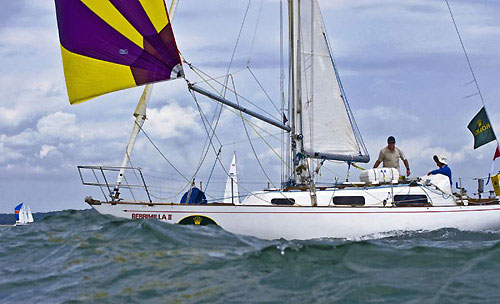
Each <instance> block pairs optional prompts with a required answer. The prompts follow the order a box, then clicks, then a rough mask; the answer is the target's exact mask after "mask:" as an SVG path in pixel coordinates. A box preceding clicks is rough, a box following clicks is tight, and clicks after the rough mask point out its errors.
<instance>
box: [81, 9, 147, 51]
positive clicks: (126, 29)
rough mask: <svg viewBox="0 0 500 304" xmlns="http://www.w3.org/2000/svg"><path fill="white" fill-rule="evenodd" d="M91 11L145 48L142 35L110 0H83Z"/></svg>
mask: <svg viewBox="0 0 500 304" xmlns="http://www.w3.org/2000/svg"><path fill="white" fill-rule="evenodd" d="M81 1H82V2H83V3H84V4H85V5H86V6H87V7H88V8H89V9H90V10H91V11H93V12H94V13H95V14H96V15H97V16H99V17H100V18H101V19H102V20H104V22H106V23H107V24H109V25H110V26H111V27H112V28H114V29H115V30H117V31H118V32H120V34H122V35H123V36H125V37H127V39H129V40H130V41H132V42H133V43H135V44H136V45H137V46H139V47H140V48H144V43H143V37H142V35H141V34H140V33H139V32H138V31H137V30H136V29H135V28H134V27H133V26H132V24H130V22H128V21H127V19H125V17H123V15H122V14H121V13H120V12H119V11H118V10H117V9H116V8H115V7H114V6H113V4H111V2H109V1H103V0H81Z"/></svg>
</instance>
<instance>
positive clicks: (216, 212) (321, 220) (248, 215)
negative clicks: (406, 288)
mask: <svg viewBox="0 0 500 304" xmlns="http://www.w3.org/2000/svg"><path fill="white" fill-rule="evenodd" d="M91 206H92V207H93V208H94V209H96V210H97V211H98V212H100V213H102V214H109V215H113V216H117V217H122V218H128V219H143V218H157V219H159V220H161V221H164V222H167V223H179V222H181V221H182V220H183V219H185V218H189V217H192V216H198V220H199V219H200V218H203V217H206V218H208V219H211V220H213V221H214V222H215V223H216V224H217V225H219V226H220V227H222V228H223V229H225V230H227V231H229V232H232V233H236V234H241V235H248V236H254V237H258V238H261V239H280V238H283V239H287V240H292V239H301V240H303V239H315V238H345V239H356V238H360V237H363V236H370V235H374V234H380V233H387V232H392V231H420V230H424V231H431V230H436V229H440V228H457V229H460V230H468V231H487V230H500V205H498V204H495V205H484V206H449V207H357V208H354V207H296V206H242V205H239V206H234V205H216V204H211V205H181V204H160V203H158V204H144V203H125V202H119V203H116V204H111V203H105V202H103V203H97V204H95V203H91Z"/></svg>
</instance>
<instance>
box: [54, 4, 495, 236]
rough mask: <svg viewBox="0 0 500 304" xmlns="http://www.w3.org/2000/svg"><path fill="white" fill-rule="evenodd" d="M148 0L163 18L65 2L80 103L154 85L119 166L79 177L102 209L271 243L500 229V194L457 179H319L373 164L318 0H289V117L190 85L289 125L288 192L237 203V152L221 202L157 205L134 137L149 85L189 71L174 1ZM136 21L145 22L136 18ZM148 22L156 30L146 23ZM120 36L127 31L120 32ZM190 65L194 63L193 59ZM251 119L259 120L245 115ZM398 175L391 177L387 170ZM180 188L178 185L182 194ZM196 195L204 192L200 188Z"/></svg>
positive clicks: (66, 43)
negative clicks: (457, 188) (135, 163)
mask: <svg viewBox="0 0 500 304" xmlns="http://www.w3.org/2000/svg"><path fill="white" fill-rule="evenodd" d="M97 2H99V1H97ZM97 2H96V3H97ZM103 2H106V1H103ZM131 3H132V2H131ZM137 3H139V2H137ZM140 3H145V2H140ZM151 3H155V4H156V6H154V8H155V9H156V12H157V13H158V12H159V13H158V14H152V10H151V8H152V7H153V6H149V7H143V8H141V6H140V5H142V4H138V5H137V6H123V5H120V4H119V3H118V2H117V5H115V6H114V7H108V9H107V10H104V9H103V7H104V6H102V7H101V6H99V5H95V3H94V4H91V3H89V4H88V5H89V6H88V7H87V6H86V5H84V4H80V2H78V1H75V2H69V1H66V0H56V8H57V14H58V25H59V32H60V39H61V45H62V47H63V48H62V49H63V62H64V66H65V76H66V82H67V86H68V93H69V95H70V99H71V102H72V103H73V102H81V101H85V100H87V99H89V98H93V97H95V96H98V95H101V94H105V93H107V92H112V91H116V90H119V89H124V88H128V87H133V86H139V85H143V84H146V88H145V90H144V94H143V97H142V98H141V100H140V102H139V105H138V106H137V109H136V111H135V113H134V116H135V117H136V121H135V125H134V128H133V131H132V134H131V136H130V140H129V143H128V145H127V148H126V155H125V157H124V159H123V162H122V166H121V167H103V166H85V167H83V166H80V167H79V170H80V176H81V178H82V182H83V183H84V184H86V185H94V186H99V187H100V188H101V191H102V193H103V194H104V198H105V201H100V200H95V199H93V198H91V197H87V198H86V202H87V203H88V204H89V205H90V206H92V207H93V208H94V209H95V210H97V211H98V212H100V213H102V214H109V215H113V216H117V217H123V218H128V219H146V218H156V219H158V220H161V221H164V222H167V223H173V224H194V225H207V224H215V225H219V226H220V227H222V228H223V229H225V230H227V231H229V232H233V233H238V234H242V235H249V236H255V237H259V238H263V239H277V238H284V239H313V238H324V237H329V238H348V239H354V238H360V237H363V236H368V235H374V234H379V233H387V232H391V231H420V230H424V231H425V230H434V229H440V228H457V229H462V230H472V231H483V230H496V229H500V205H499V202H498V199H497V198H491V199H470V198H464V197H463V196H461V195H460V196H458V195H455V194H453V193H452V189H451V187H450V183H449V180H448V178H447V177H443V176H439V175H436V176H432V177H423V178H420V179H413V180H404V181H400V180H399V178H398V177H396V175H397V174H395V173H394V172H393V170H390V169H386V168H382V169H377V170H374V171H370V172H367V173H365V174H363V176H362V179H361V181H360V182H354V183H353V182H346V183H338V184H332V185H329V186H325V187H320V186H318V185H316V181H317V179H318V173H319V172H320V170H321V167H322V165H323V163H324V162H328V161H342V162H346V163H347V164H348V166H349V167H350V166H351V165H352V164H353V163H354V162H365V163H367V162H369V160H370V158H369V155H368V152H367V149H366V147H365V145H364V142H363V139H362V137H361V134H360V132H359V130H358V127H357V125H356V121H355V119H354V115H353V113H352V111H351V109H350V107H349V103H348V100H347V97H346V94H345V92H344V88H343V86H342V83H341V80H340V76H339V74H338V71H337V69H336V66H335V61H334V59H333V56H332V54H331V49H330V46H329V43H328V39H327V35H326V30H325V27H324V24H323V18H322V16H321V11H320V8H319V4H318V1H317V0H300V1H299V0H289V1H288V6H289V9H288V17H289V24H288V29H289V37H290V39H289V45H288V47H289V59H290V62H289V64H288V66H289V69H290V70H289V74H288V75H290V77H289V78H290V79H288V80H289V85H290V87H289V92H290V94H289V96H288V99H289V108H288V109H287V110H283V111H282V113H281V112H280V114H282V117H283V121H277V120H276V119H274V118H272V117H268V116H265V115H263V114H260V113H257V112H255V111H253V110H250V109H248V108H245V107H244V106H242V105H241V104H240V102H239V100H237V101H236V102H233V101H230V100H228V99H227V98H226V96H225V95H220V94H218V93H213V92H211V91H208V90H207V89H205V88H202V87H200V86H198V85H196V84H193V83H189V82H188V88H189V90H190V92H191V93H192V95H193V97H194V98H195V99H196V97H195V96H196V95H195V94H200V95H203V96H205V97H208V98H211V99H213V100H215V101H217V102H219V103H221V104H223V105H225V106H226V107H229V108H232V109H233V110H235V111H236V113H237V114H238V115H241V117H243V114H245V115H249V116H252V117H253V118H255V119H258V120H261V121H263V122H265V123H268V124H270V125H273V126H275V127H277V128H280V129H281V130H283V131H284V132H286V133H284V135H283V137H284V138H286V143H283V146H284V147H286V149H284V150H288V152H286V153H283V154H285V155H282V159H285V160H286V165H287V168H289V169H290V170H289V172H288V173H287V179H286V180H284V183H283V185H282V187H281V188H278V189H267V190H263V191H256V192H255V191H254V192H249V193H247V195H246V197H245V198H244V199H242V200H240V195H239V191H238V190H239V189H238V184H239V181H238V178H237V173H236V158H235V157H233V162H232V165H231V169H230V170H229V171H226V174H227V175H228V180H227V182H226V188H225V195H224V198H225V199H224V200H222V202H220V203H217V202H211V203H205V201H204V200H198V201H197V203H196V204H189V203H186V204H180V203H172V202H153V200H152V195H151V193H150V191H149V190H150V189H149V188H148V185H147V184H146V182H145V179H144V176H143V174H142V172H141V170H140V169H138V168H131V167H126V166H127V165H128V164H129V163H130V155H131V153H132V150H133V147H134V144H135V140H136V137H137V134H138V133H139V131H141V130H142V125H143V123H144V122H145V120H146V107H147V103H148V100H149V97H150V95H151V90H152V87H151V85H152V84H153V83H155V82H158V81H163V80H169V79H175V78H180V77H184V73H183V70H182V61H181V58H180V56H179V54H178V50H177V46H176V44H175V39H174V36H173V32H172V28H171V19H170V20H169V18H168V14H167V12H166V10H165V11H163V9H162V8H163V7H165V3H164V1H163V0H151ZM77 4H78V5H77ZM176 5H177V1H173V2H172V5H171V9H170V15H171V17H172V18H173V14H174V12H175V8H176ZM72 6H74V7H72ZM69 9H75V10H78V11H79V12H80V14H81V16H79V17H80V18H85V20H86V22H88V23H89V24H90V23H92V22H95V23H96V24H97V23H99V24H100V25H101V26H103V27H106V28H105V29H103V31H102V32H99V31H95V32H92V33H89V32H86V31H85V30H84V29H81V31H80V32H78V33H73V32H71V31H69V30H67V29H66V26H68V27H69V28H70V29H72V30H73V29H80V27H79V26H78V22H79V20H78V19H74V18H71V17H72V16H71V15H67V13H68V11H69ZM158 9H159V11H158ZM124 10H131V11H130V12H124ZM144 12H145V13H146V14H144ZM110 14H111V15H110ZM116 16H120V20H121V21H122V22H120V23H118V22H116V20H117V19H116V18H111V17H116ZM130 16H133V18H138V19H141V18H142V19H143V20H140V21H141V22H137V20H129V19H128V18H131V17H130ZM122 17H123V18H122ZM96 18H97V19H98V18H100V19H102V20H97V19H96ZM82 20H83V19H82ZM96 20H97V21H98V22H97V21H96ZM129 21H130V22H129ZM108 23H109V24H108ZM141 24H143V25H144V24H146V25H151V26H147V27H146V28H142V27H141V26H140V25H141ZM82 27H83V26H82ZM136 27H137V28H136ZM110 28H111V29H110ZM116 33H119V34H121V35H118V36H116V37H113V35H115V34H116ZM76 34H78V35H76ZM96 35H102V37H101V36H99V39H101V40H103V39H105V40H106V41H108V42H109V43H107V44H96V45H95V46H94V45H92V42H93V41H94V42H96V41H95V40H92V39H93V38H94V37H95V36H96ZM108 36H109V37H108ZM124 37H125V38H127V39H128V40H129V41H127V40H126V39H124ZM84 38H88V39H84ZM78 39H82V41H80V43H74V41H73V40H78ZM99 41H100V40H98V41H97V42H99ZM114 43H116V45H115V44H114ZM125 46H126V47H125ZM172 50H173V51H172ZM117 54H119V56H118V55H117ZM89 56H90V57H92V56H98V57H99V58H93V59H97V61H93V60H92V61H89V62H93V63H95V64H96V65H95V66H93V68H94V70H93V72H96V71H97V72H98V73H96V75H94V76H95V77H93V74H92V75H90V74H86V73H84V70H85V69H83V68H82V69H80V67H84V66H85V65H83V64H82V63H84V62H86V61H85V60H87V59H85V58H87V57H89ZM117 56H118V57H117ZM120 60H123V63H121V62H119V61H120ZM101 61H102V62H106V64H102V62H101ZM117 61H118V62H117ZM98 62H101V63H100V64H97V63H98ZM116 63H118V65H116ZM189 66H190V67H192V65H191V64H189ZM75 67H79V68H78V69H75ZM100 69H102V71H100ZM118 72H120V73H118ZM100 75H115V76H116V77H114V78H113V79H114V82H109V83H108V82H106V81H105V79H101V78H98V77H97V76H100ZM125 76H126V77H125ZM110 77H111V76H110ZM282 78H283V77H282ZM99 81H102V83H99ZM94 82H97V83H94ZM283 82H284V81H283V79H282V83H283ZM92 84H93V85H92ZM96 88H98V89H99V90H97V89H96ZM224 89H227V87H225V88H224ZM92 90H97V91H95V92H94V91H92ZM235 95H237V94H235ZM282 104H283V105H284V94H283V102H282ZM280 116H281V115H280ZM287 117H288V118H289V120H288V119H287ZM242 120H243V119H242ZM244 123H248V124H250V122H248V121H247V122H244ZM213 132H214V133H213V134H207V135H208V137H209V138H210V143H211V139H212V138H213V137H212V136H213V135H214V134H215V130H213ZM207 133H209V132H207ZM148 139H149V138H148ZM249 141H250V140H249ZM214 150H215V149H214ZM162 156H163V155H162ZM218 157H219V156H218V154H217V155H216V158H217V159H218ZM218 160H220V159H218ZM233 165H234V166H233ZM82 170H91V173H92V174H93V176H95V178H96V181H95V182H86V181H85V180H84V177H83V175H82ZM224 170H225V169H224ZM380 170H386V171H380ZM127 171H133V172H134V173H133V176H135V177H137V179H138V180H139V184H130V183H129V181H128V180H127V179H126V176H125V175H126V172H127ZM389 171H390V172H391V176H390V178H389V177H388V175H387V172H389ZM105 172H112V173H115V174H118V178H117V181H116V183H114V184H112V183H109V182H108V181H109V180H113V179H110V178H106V175H105ZM131 175H132V174H131ZM98 176H102V178H103V179H104V181H99V180H98ZM186 182H187V185H188V186H189V187H190V186H191V183H193V184H194V181H193V180H186ZM137 188H142V189H144V190H145V192H146V194H147V201H140V200H136V199H135V198H134V199H133V200H130V201H126V200H124V199H123V198H122V197H121V193H120V191H119V190H121V189H129V190H131V194H132V196H134V195H133V193H132V189H137ZM200 188H201V187H200ZM242 188H243V187H240V189H242ZM183 189H185V188H180V189H179V190H180V193H182V191H183ZM191 189H192V188H191ZM106 190H107V192H108V194H106V193H105V192H106ZM197 191H198V192H200V193H201V194H203V192H201V190H199V189H197ZM201 194H200V195H201ZM185 202H190V200H189V199H187V200H185Z"/></svg>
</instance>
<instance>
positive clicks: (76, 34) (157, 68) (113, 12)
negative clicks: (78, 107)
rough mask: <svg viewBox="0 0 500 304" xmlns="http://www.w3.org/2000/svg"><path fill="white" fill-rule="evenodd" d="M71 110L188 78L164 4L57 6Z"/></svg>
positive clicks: (123, 1) (122, 1)
mask: <svg viewBox="0 0 500 304" xmlns="http://www.w3.org/2000/svg"><path fill="white" fill-rule="evenodd" d="M55 4H56V12H57V23H58V27H59V39H60V42H61V53H62V60H63V66H64V76H65V78H66V87H67V89H68V96H69V101H70V103H71V104H75V103H79V102H83V101H86V100H88V99H91V98H94V97H97V96H99V95H103V94H106V93H109V92H114V91H118V90H122V89H126V88H131V87H135V86H140V85H143V84H148V83H154V82H158V81H163V80H170V79H175V78H178V77H183V76H184V71H183V69H182V63H181V59H180V56H179V51H178V49H177V45H176V43H175V38H174V34H173V32H172V27H171V24H170V21H169V18H168V13H167V9H166V6H165V2H164V0H55Z"/></svg>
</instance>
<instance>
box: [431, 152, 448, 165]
mask: <svg viewBox="0 0 500 304" xmlns="http://www.w3.org/2000/svg"><path fill="white" fill-rule="evenodd" d="M434 160H437V161H438V162H440V163H442V164H443V165H447V164H448V159H447V158H446V156H444V155H442V154H440V155H434Z"/></svg>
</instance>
